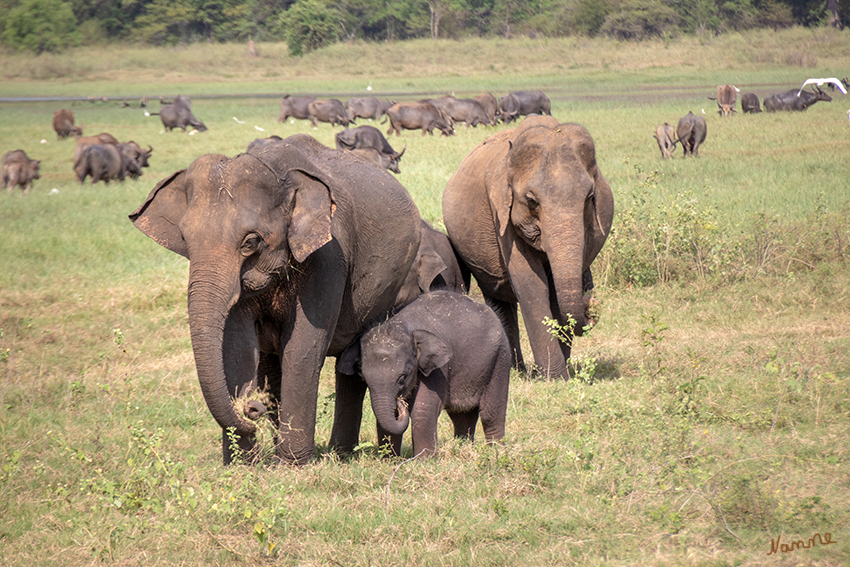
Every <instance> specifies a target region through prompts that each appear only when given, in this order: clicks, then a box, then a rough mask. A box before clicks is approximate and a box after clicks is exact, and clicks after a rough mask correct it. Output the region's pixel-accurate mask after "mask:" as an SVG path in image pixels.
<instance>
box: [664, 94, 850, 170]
mask: <svg viewBox="0 0 850 567" xmlns="http://www.w3.org/2000/svg"><path fill="white" fill-rule="evenodd" d="M825 80H826V79H817V81H818V82H819V83H820V84H823V83H822V82H821V81H825ZM812 81H815V79H812V80H811V81H807V82H812ZM833 81H834V80H833ZM841 83H843V86H845V87H846V86H850V83H848V80H847V79H846V78H845V79H842V80H841ZM804 86H805V85H804ZM830 86H832V85H830ZM833 88H834V87H833ZM814 89H815V90H814V91H806V90H803V89H802V88H800V89H791V90H789V91H785V92H782V93H776V94H772V95H769V96H767V97H765V99H764V110H765V111H766V112H776V111H800V112H802V111H805V110H806V109H808V108H809V107H810V106H812V105H813V104H815V103H816V102H818V101H824V102H830V101H831V100H832V97H830V96H829V95H828V94H826V93H825V92H823V91H822V90H821V88H820V86H819V84H815V86H814ZM738 92H740V89H738V88H737V87H736V86H734V85H718V86H717V94H716V95H715V96H710V97H708V98H709V100H714V101H716V102H717V113H718V114H719V115H720V116H732V115H733V114H736V113H737V111H736V110H735V103H736V102H737V98H738ZM741 110H742V111H743V112H744V114H757V113H759V112H761V111H762V108H761V105H760V104H759V97H758V96H757V95H756V94H755V93H744V94H743V95H741ZM702 113H703V114H705V110H703V111H702ZM706 129H707V127H706V121H705V118H703V117H702V116H696V115H695V114H694V113H693V112H688V114H686V115H685V116H683V117H682V118H681V119H680V120H679V122H678V125H677V126H676V129H675V130H674V129H673V127H672V126H671V125H670V124H668V123H667V122H665V123H664V124H661V125H659V126H656V127H655V133H654V134H652V137H653V138H655V141H656V142H657V143H658V149H659V150H661V157H662V158H663V159H669V158H671V157H673V150H674V149H675V147H676V144H678V143H679V142H681V143H682V148H683V150H684V156H685V157H687V156H689V155H690V156H698V155H699V146H700V144H702V143H703V142H704V141H705V136H706Z"/></svg>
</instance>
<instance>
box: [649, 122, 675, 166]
mask: <svg viewBox="0 0 850 567" xmlns="http://www.w3.org/2000/svg"><path fill="white" fill-rule="evenodd" d="M652 137H653V138H655V140H656V141H657V142H658V149H659V150H661V157H662V158H664V159H668V158H671V157H673V150H674V149H675V147H676V142H674V141H673V140H674V139H675V138H676V132H675V131H674V130H673V127H672V126H670V125H669V124H668V123H666V122H665V123H664V124H661V125H660V126H658V127H656V128H655V134H653V135H652Z"/></svg>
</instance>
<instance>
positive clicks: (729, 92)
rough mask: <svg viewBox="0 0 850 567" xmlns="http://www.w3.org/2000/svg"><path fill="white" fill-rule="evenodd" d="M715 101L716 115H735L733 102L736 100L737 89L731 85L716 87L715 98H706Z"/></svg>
mask: <svg viewBox="0 0 850 567" xmlns="http://www.w3.org/2000/svg"><path fill="white" fill-rule="evenodd" d="M708 98H709V99H710V100H714V101H717V113H718V114H719V115H720V116H731V115H733V114H735V101H736V100H737V99H738V89H736V88H735V87H733V86H732V85H717V96H710V97H708Z"/></svg>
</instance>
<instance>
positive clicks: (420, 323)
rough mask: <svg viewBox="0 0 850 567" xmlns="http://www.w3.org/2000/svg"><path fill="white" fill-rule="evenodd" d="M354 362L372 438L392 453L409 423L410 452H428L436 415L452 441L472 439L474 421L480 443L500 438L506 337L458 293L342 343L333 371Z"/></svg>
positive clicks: (421, 301) (435, 297)
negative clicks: (445, 420) (449, 427)
mask: <svg viewBox="0 0 850 567" xmlns="http://www.w3.org/2000/svg"><path fill="white" fill-rule="evenodd" d="M358 363H359V370H360V374H361V375H362V376H363V379H364V380H365V381H366V385H367V386H368V387H369V396H370V398H371V400H372V411H374V413H375V418H376V421H377V425H378V427H377V429H378V439H379V440H380V442H381V443H384V442H385V441H386V440H389V442H390V446H391V448H392V450H393V453H394V454H396V455H398V454H400V452H401V439H402V435H403V434H404V432H405V431H406V430H407V427H408V425H411V424H412V426H413V454H414V455H417V456H418V455H420V454H425V455H431V454H433V453H434V452H435V451H436V448H437V418H438V417H439V415H440V412H441V411H442V410H443V409H445V410H446V413H448V414H449V418H451V420H452V423H453V424H454V430H455V437H462V438H467V439H470V440H472V439H473V438H474V436H475V427H476V424H477V423H478V417H479V415H480V416H481V425H482V426H483V428H484V436H485V437H486V439H487V442H488V443H492V442H494V441H497V440H499V439H501V438H502V437H504V435H505V413H506V412H507V406H508V381H509V379H510V366H511V357H510V350H509V347H508V339H507V337H506V336H505V332H504V330H503V328H502V324H501V322H500V321H499V318H498V317H497V316H496V314H495V313H494V312H493V311H492V310H491V309H490V308H489V307H487V306H485V305H481V304H479V303H476V302H475V301H473V300H472V299H470V298H469V297H467V296H465V295H461V294H459V293H454V292H449V291H436V292H433V293H428V294H425V295H421V296H419V297H418V298H417V299H416V300H415V301H414V302H413V303H410V304H409V305H407V306H406V307H405V308H404V309H402V310H401V311H399V312H398V313H397V314H396V315H394V316H393V317H391V318H390V319H389V320H387V321H385V322H383V323H380V324H379V325H377V326H375V327H373V328H372V329H371V330H369V331H367V332H366V333H365V334H364V335H363V336H362V337H361V338H360V340H359V341H355V342H354V343H353V344H352V345H350V346H349V347H348V348H347V349H346V350H345V351H344V352H343V353H342V354H341V355H340V357H339V359H338V361H337V364H338V370H339V371H340V372H342V373H345V374H355V373H357V367H358ZM408 408H409V409H408Z"/></svg>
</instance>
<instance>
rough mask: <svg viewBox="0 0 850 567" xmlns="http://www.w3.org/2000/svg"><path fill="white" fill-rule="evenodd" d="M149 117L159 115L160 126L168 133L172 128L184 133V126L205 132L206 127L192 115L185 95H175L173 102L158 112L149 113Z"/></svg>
mask: <svg viewBox="0 0 850 567" xmlns="http://www.w3.org/2000/svg"><path fill="white" fill-rule="evenodd" d="M150 115H151V116H156V115H159V118H160V120H162V125H163V126H165V129H166V130H167V131H169V132H170V131H171V130H173V129H174V128H180V129H181V130H183V131H184V132H185V131H186V126H191V127H192V128H194V129H196V130H198V132H206V131H207V127H206V125H205V124H204V123H203V122H201V121H200V120H198V119H197V118H195V115H194V114H192V103H191V101H190V100H189V97H187V96H186V95H177V96H176V97H174V102H172V103H171V104H166V105H163V106H162V108H160V109H159V112H151V113H150Z"/></svg>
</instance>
